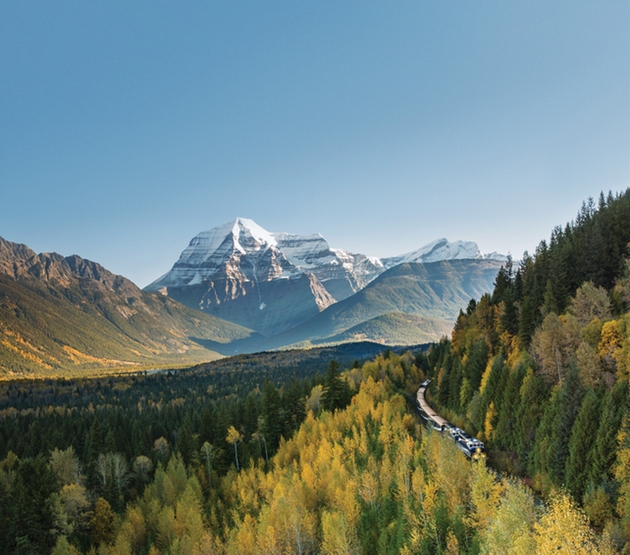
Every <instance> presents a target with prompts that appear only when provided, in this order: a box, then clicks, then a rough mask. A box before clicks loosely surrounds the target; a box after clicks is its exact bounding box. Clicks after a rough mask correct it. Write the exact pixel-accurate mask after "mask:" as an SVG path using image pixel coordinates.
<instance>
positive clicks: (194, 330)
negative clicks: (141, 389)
mask: <svg viewBox="0 0 630 555" xmlns="http://www.w3.org/2000/svg"><path fill="white" fill-rule="evenodd" d="M250 336H252V332H251V331H250V330H247V329H244V328H241V327H240V326H237V325H235V324H232V323H229V322H224V321H221V320H219V319H217V318H214V317H212V316H209V315H207V314H202V313H199V312H198V311H194V310H191V309H189V308H186V307H184V306H182V305H180V304H179V303H177V302H176V301H174V300H173V299H170V298H168V297H164V296H161V295H156V294H151V293H146V292H144V291H142V290H141V289H139V288H138V287H137V286H136V285H134V284H133V283H132V282H131V281H129V280H127V279H125V278H124V277H122V276H118V275H115V274H112V273H111V272H109V271H108V270H106V269H105V268H103V267H102V266H100V265H99V264H97V263H94V262H91V261H89V260H84V259H82V258H80V257H78V256H70V257H66V258H64V257H63V256H61V255H59V254H56V253H43V254H39V255H38V254H36V253H35V252H33V251H32V250H31V249H29V248H28V247H26V246H25V245H19V244H16V243H11V242H9V241H5V240H4V239H2V238H0V375H1V374H4V375H9V374H20V373H41V372H44V373H48V374H54V373H56V372H63V371H65V370H68V369H83V368H98V367H116V366H120V367H130V366H136V365H148V364H182V363H188V362H194V361H197V362H198V361H203V360H209V359H213V358H217V357H218V356H219V354H218V352H217V351H216V350H214V351H211V350H208V349H206V348H205V347H203V346H202V344H201V343H202V341H203V340H206V339H207V340H212V341H214V342H216V343H217V344H218V345H221V344H226V343H228V342H230V341H232V340H235V339H242V338H246V337H250Z"/></svg>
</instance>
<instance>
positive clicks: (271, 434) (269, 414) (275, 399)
mask: <svg viewBox="0 0 630 555" xmlns="http://www.w3.org/2000/svg"><path fill="white" fill-rule="evenodd" d="M261 408H262V418H263V424H262V433H263V434H264V435H265V438H266V441H267V445H268V446H269V448H270V449H271V450H275V449H277V448H278V445H279V444H280V437H281V436H282V418H281V414H280V413H281V411H280V394H279V393H278V390H277V389H276V388H275V387H274V385H273V384H272V383H271V381H269V380H267V381H265V385H264V387H263V394H262V407H261Z"/></svg>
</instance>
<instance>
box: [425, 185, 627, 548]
mask: <svg viewBox="0 0 630 555" xmlns="http://www.w3.org/2000/svg"><path fill="white" fill-rule="evenodd" d="M629 255H630V190H628V191H626V192H625V193H623V194H620V195H616V196H615V195H612V194H609V195H608V196H604V195H603V194H602V195H601V196H600V197H599V200H598V202H594V201H593V200H589V201H588V202H586V203H584V204H583V206H582V209H581V210H580V212H579V214H578V215H577V218H576V219H575V221H574V222H572V223H570V224H567V225H566V226H565V227H564V228H561V227H558V228H556V229H554V231H553V233H552V235H551V239H550V241H549V242H546V241H543V242H541V243H540V244H539V246H538V247H537V249H536V252H535V253H534V254H533V255H529V254H527V253H525V255H524V256H523V259H522V261H521V262H520V263H519V264H518V265H517V266H516V267H515V265H514V264H513V263H512V261H511V260H509V261H508V263H507V264H506V265H505V266H504V267H503V268H502V269H501V270H500V271H499V274H498V276H497V279H496V281H495V287H494V291H493V292H492V293H491V294H488V295H485V296H484V297H482V298H481V300H480V301H479V302H475V301H471V302H470V304H469V305H468V307H467V309H466V310H465V311H461V312H460V315H459V317H458V319H457V323H456V324H455V327H454V330H453V334H452V338H451V340H443V341H442V342H440V343H439V344H438V345H436V346H435V347H434V348H432V349H431V350H430V352H429V355H428V363H429V364H428V367H429V369H428V374H429V375H430V376H431V377H433V378H434V380H433V383H432V384H431V388H430V391H429V393H430V400H431V402H432V403H433V404H434V405H435V406H436V407H439V409H440V410H441V412H442V413H444V414H445V415H448V417H449V419H451V420H452V421H454V422H456V423H457V424H458V425H460V426H461V427H463V428H465V429H467V430H468V431H469V432H470V433H472V434H474V435H476V436H477V437H479V438H481V439H482V440H483V441H485V442H486V445H487V447H489V453H490V463H491V464H492V465H493V466H495V467H496V468H498V469H501V470H504V471H507V472H509V473H511V474H514V475H518V476H522V477H524V478H525V479H526V480H527V481H528V483H530V484H531V485H532V486H533V487H534V488H535V489H536V490H538V491H539V492H541V493H542V494H544V495H548V494H549V493H550V492H552V491H553V490H554V489H556V488H564V489H565V490H566V491H568V492H570V493H571V495H572V496H573V498H574V499H575V500H577V501H578V502H579V503H581V504H582V505H583V507H584V509H585V510H586V512H587V514H588V515H589V517H590V519H591V522H592V523H593V524H594V525H595V526H597V527H598V528H599V529H606V530H607V531H608V532H609V533H610V534H611V535H615V536H616V537H622V536H623V537H625V538H626V539H627V538H628V533H629V532H630V529H628V522H627V521H626V522H625V525H621V524H620V521H619V519H620V517H621V516H622V514H624V513H623V511H624V510H627V507H626V508H624V507H622V506H621V505H620V502H623V497H622V496H620V489H619V481H618V480H616V479H615V461H616V460H617V455H618V451H619V448H620V445H621V444H623V442H626V444H627V436H625V435H624V433H623V425H624V418H625V425H626V426H627V424H628V376H629V374H630V314H629V310H630V262H629V258H628V256H629ZM620 500H621V501H620ZM623 526H625V529H622V528H623Z"/></svg>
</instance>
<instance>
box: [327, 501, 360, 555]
mask: <svg viewBox="0 0 630 555" xmlns="http://www.w3.org/2000/svg"><path fill="white" fill-rule="evenodd" d="M357 543H358V542H357V539H356V535H355V533H354V531H353V530H351V529H350V526H349V525H348V521H347V520H346V517H345V515H344V514H343V513H340V512H339V511H332V512H330V511H324V512H323V513H322V545H321V553H322V555H358V553H359V549H358V545H357Z"/></svg>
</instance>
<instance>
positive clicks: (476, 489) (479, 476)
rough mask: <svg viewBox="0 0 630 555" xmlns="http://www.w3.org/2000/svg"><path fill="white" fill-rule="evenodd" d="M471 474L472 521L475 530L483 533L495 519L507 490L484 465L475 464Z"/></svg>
mask: <svg viewBox="0 0 630 555" xmlns="http://www.w3.org/2000/svg"><path fill="white" fill-rule="evenodd" d="M471 474H472V476H471V478H472V483H471V488H470V500H471V503H472V506H473V511H472V521H473V523H474V526H475V528H476V529H477V530H478V531H479V532H483V531H485V530H486V528H488V526H489V525H490V523H491V522H492V520H493V519H494V518H495V515H496V513H497V509H498V508H499V502H500V500H501V495H502V494H503V492H504V489H505V488H504V485H503V484H502V483H501V481H500V480H497V477H496V476H495V474H494V473H493V472H492V471H490V470H488V468H486V466H485V465H484V464H473V465H472V473H471Z"/></svg>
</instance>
